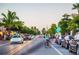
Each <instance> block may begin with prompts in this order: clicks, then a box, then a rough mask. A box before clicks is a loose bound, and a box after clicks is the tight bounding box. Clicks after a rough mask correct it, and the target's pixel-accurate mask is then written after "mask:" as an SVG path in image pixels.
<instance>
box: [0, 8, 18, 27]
mask: <svg viewBox="0 0 79 59" xmlns="http://www.w3.org/2000/svg"><path fill="white" fill-rule="evenodd" d="M1 15H2V16H3V23H4V26H5V27H8V28H11V27H12V25H13V21H15V20H19V18H18V17H17V16H16V12H12V11H9V10H8V13H7V14H5V13H2V14H1Z"/></svg>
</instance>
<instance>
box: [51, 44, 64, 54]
mask: <svg viewBox="0 0 79 59" xmlns="http://www.w3.org/2000/svg"><path fill="white" fill-rule="evenodd" d="M51 46H52V48H54V50H56V51H57V52H58V53H59V54H60V55H63V53H61V52H60V51H59V50H58V49H57V48H55V47H54V46H53V45H51Z"/></svg>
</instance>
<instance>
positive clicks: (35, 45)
mask: <svg viewBox="0 0 79 59" xmlns="http://www.w3.org/2000/svg"><path fill="white" fill-rule="evenodd" d="M43 42H44V38H38V37H37V38H35V39H33V40H30V41H24V43H23V44H10V43H9V42H5V43H1V44H0V55H74V54H73V53H70V52H69V51H68V49H65V48H62V47H61V46H60V45H57V44H55V43H53V44H50V45H51V48H46V47H45V45H44V44H43Z"/></svg>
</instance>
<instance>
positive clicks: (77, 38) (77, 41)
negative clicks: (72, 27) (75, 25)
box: [69, 32, 79, 54]
mask: <svg viewBox="0 0 79 59" xmlns="http://www.w3.org/2000/svg"><path fill="white" fill-rule="evenodd" d="M69 43H70V46H69V51H70V52H74V53H76V54H78V45H79V32H77V33H76V34H75V35H74V38H73V39H72V40H71V41H70V42H69Z"/></svg>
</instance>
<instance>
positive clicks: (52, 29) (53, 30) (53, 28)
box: [47, 24, 56, 35]
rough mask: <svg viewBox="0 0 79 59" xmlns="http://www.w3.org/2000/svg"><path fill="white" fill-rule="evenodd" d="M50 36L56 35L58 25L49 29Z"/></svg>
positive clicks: (53, 25)
mask: <svg viewBox="0 0 79 59" xmlns="http://www.w3.org/2000/svg"><path fill="white" fill-rule="evenodd" d="M47 32H48V34H50V35H52V34H55V33H56V24H52V25H51V28H49V29H48V31H47Z"/></svg>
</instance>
